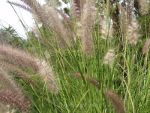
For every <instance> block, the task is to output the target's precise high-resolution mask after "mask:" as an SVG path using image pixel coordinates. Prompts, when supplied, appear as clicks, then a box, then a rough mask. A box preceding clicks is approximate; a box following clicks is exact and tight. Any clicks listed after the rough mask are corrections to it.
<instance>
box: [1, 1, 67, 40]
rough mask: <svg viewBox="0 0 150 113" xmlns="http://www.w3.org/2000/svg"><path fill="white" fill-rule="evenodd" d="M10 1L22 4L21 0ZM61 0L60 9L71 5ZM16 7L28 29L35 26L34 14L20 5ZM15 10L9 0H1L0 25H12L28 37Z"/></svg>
mask: <svg viewBox="0 0 150 113" xmlns="http://www.w3.org/2000/svg"><path fill="white" fill-rule="evenodd" d="M9 1H12V2H16V3H20V4H22V2H20V0H9ZM37 1H38V2H39V3H41V4H44V0H37ZM59 1H60V3H61V6H60V7H58V9H63V8H64V7H68V8H69V7H70V5H69V4H65V3H64V2H63V1H62V0H59ZM14 8H15V11H17V14H18V15H19V18H20V19H21V20H22V21H23V23H24V24H25V25H26V26H27V28H28V30H30V29H31V28H32V27H33V26H34V24H33V23H34V21H33V18H32V15H31V14H30V13H29V12H27V11H25V10H23V9H21V8H19V7H15V6H14ZM15 11H14V10H13V8H12V7H11V5H10V4H9V3H7V0H0V27H2V26H5V27H8V26H9V25H10V26H12V27H13V28H14V29H15V30H16V31H17V33H18V34H19V36H21V37H23V38H27V37H26V35H25V32H26V30H25V29H24V28H23V26H22V24H21V22H20V21H19V18H18V16H17V14H16V13H15Z"/></svg>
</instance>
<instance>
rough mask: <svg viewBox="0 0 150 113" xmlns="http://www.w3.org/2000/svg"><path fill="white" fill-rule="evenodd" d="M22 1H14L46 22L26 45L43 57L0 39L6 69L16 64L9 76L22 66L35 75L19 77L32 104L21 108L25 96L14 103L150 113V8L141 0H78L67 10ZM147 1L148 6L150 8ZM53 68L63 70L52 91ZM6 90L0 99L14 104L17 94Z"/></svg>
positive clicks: (56, 111)
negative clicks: (68, 11)
mask: <svg viewBox="0 0 150 113" xmlns="http://www.w3.org/2000/svg"><path fill="white" fill-rule="evenodd" d="M21 1H22V2H23V3H24V4H17V3H13V2H10V1H9V3H10V4H11V5H15V6H19V7H21V8H24V9H26V10H28V11H30V12H31V13H32V14H33V16H34V17H36V18H35V21H36V22H39V21H40V22H41V23H42V24H43V26H42V27H38V26H37V29H38V35H36V33H37V32H36V33H35V34H34V33H29V34H28V36H29V38H28V40H27V42H26V43H28V45H29V46H28V47H26V48H25V49H26V50H28V52H30V54H31V53H32V54H33V56H38V57H37V58H36V57H33V56H32V55H30V54H29V53H25V52H23V50H18V49H15V48H11V47H9V46H7V45H3V46H0V62H3V61H5V63H6V64H5V67H6V68H4V67H3V66H1V68H2V69H3V71H4V72H7V73H8V72H10V69H9V68H8V67H9V66H10V65H8V64H11V65H13V66H14V67H13V66H12V67H13V68H14V69H12V67H10V68H11V72H13V73H10V75H17V74H16V73H14V72H15V69H16V70H22V72H25V75H27V78H28V77H29V78H28V79H29V80H31V81H32V82H33V84H28V82H26V79H24V78H17V76H15V77H14V80H15V81H16V82H15V83H14V84H16V83H18V84H19V86H22V90H23V91H21V92H22V94H25V95H26V96H27V97H28V100H29V101H30V104H29V107H28V106H27V107H25V108H27V110H26V109H25V110H24V109H22V106H21V107H20V106H17V105H18V101H17V99H19V97H18V98H16V101H17V104H16V106H12V107H14V108H19V109H20V111H23V112H24V111H25V112H31V113H149V112H150V109H149V106H150V95H149V93H150V92H149V91H150V90H149V83H150V71H149V68H150V67H149V57H150V56H149V53H148V51H149V36H150V33H149V32H150V24H149V23H150V18H149V14H150V12H149V7H145V6H144V5H141V4H142V3H141V1H140V0H137V1H135V2H134V1H126V2H125V3H122V4H120V3H119V2H116V1H111V2H110V1H109V0H107V1H94V0H83V1H82V0H73V1H72V2H71V3H72V4H71V10H70V14H69V15H68V14H66V13H64V12H63V11H60V10H57V8H55V7H53V6H46V5H44V6H42V5H40V4H39V3H38V2H37V1H36V0H21ZM143 1H146V0H143ZM135 3H136V4H135ZM135 7H136V8H137V7H138V8H137V10H136V11H135V10H134V8H135ZM139 7H140V8H139ZM143 7H145V8H148V9H145V10H144V13H143V9H144V8H143ZM39 33H40V34H39ZM145 41H146V42H145ZM14 53H15V54H14ZM39 57H40V59H44V62H41V60H38V59H39ZM0 64H4V63H0ZM48 64H51V66H48ZM52 70H53V71H54V72H53V73H52ZM34 75H41V76H40V77H38V76H34ZM45 75H46V76H45ZM53 75H55V76H58V77H57V81H58V86H57V85H56V87H59V90H57V93H53V91H54V90H53V89H55V88H56V87H53V83H54V82H55V80H54V79H53ZM7 76H8V75H5V76H4V77H7ZM2 77H3V73H2ZM39 78H40V79H39ZM0 80H1V79H0ZM7 80H8V79H7ZM14 80H13V81H14ZM53 80H54V81H53ZM43 81H44V83H45V84H44V83H43ZM47 82H48V83H50V84H49V85H48V87H47ZM4 86H5V84H4ZM54 86H55V85H54ZM17 87H18V86H17ZM8 88H9V87H8ZM18 88H19V87H18ZM56 89H57V88H56ZM49 90H50V91H51V92H50V91H49ZM0 91H1V92H2V93H1V94H0V102H4V104H5V103H7V104H9V105H12V101H11V100H13V101H14V99H12V97H11V96H9V95H8V97H9V98H10V100H8V101H7V102H5V101H3V98H1V97H3V96H4V94H5V92H4V91H3V88H2V90H1V89H0ZM6 94H7V92H6ZM6 96H7V95H6ZM4 99H5V100H7V98H4ZM23 104H25V103H23ZM19 105H20V104H19ZM21 105H22V104H21ZM27 105H28V104H27ZM23 108H24V107H23ZM18 112H19V111H18Z"/></svg>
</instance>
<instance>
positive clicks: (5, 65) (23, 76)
mask: <svg viewBox="0 0 150 113" xmlns="http://www.w3.org/2000/svg"><path fill="white" fill-rule="evenodd" d="M0 68H2V69H3V70H4V71H5V72H7V73H14V74H15V76H17V77H19V78H21V79H23V80H24V81H26V82H27V83H29V84H32V85H33V84H34V83H33V81H32V79H31V78H30V75H29V74H28V73H26V72H25V71H23V70H21V69H19V68H18V67H17V66H15V65H12V64H10V63H8V62H5V61H2V60H1V58H0Z"/></svg>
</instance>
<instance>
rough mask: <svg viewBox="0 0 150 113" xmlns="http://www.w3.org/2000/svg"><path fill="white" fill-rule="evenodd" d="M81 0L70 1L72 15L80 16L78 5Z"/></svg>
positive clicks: (78, 17)
mask: <svg viewBox="0 0 150 113" xmlns="http://www.w3.org/2000/svg"><path fill="white" fill-rule="evenodd" d="M80 1H81V0H73V1H72V5H71V6H72V7H71V14H72V16H73V17H75V18H77V19H80V17H81V6H80Z"/></svg>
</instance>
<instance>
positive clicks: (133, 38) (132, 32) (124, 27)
mask: <svg viewBox="0 0 150 113" xmlns="http://www.w3.org/2000/svg"><path fill="white" fill-rule="evenodd" d="M119 11H120V27H121V31H122V34H123V38H125V39H126V40H127V41H128V42H129V44H131V45H136V44H137V42H138V39H139V37H140V34H139V29H140V26H139V23H138V21H137V19H136V16H135V15H134V14H133V2H129V3H128V4H127V6H126V7H123V6H122V5H119Z"/></svg>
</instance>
